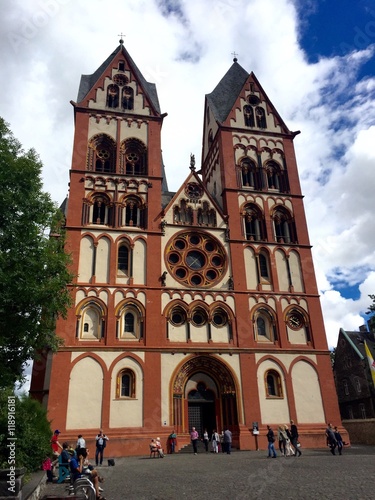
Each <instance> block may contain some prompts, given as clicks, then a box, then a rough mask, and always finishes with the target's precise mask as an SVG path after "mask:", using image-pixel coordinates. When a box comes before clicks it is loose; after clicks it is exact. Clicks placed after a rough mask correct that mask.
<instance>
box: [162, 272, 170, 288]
mask: <svg viewBox="0 0 375 500" xmlns="http://www.w3.org/2000/svg"><path fill="white" fill-rule="evenodd" d="M167 274H168V273H167V271H164V272H163V274H162V275H161V276H160V281H161V286H166V284H167Z"/></svg>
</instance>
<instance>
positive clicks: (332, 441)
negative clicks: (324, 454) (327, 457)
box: [326, 424, 337, 455]
mask: <svg viewBox="0 0 375 500" xmlns="http://www.w3.org/2000/svg"><path fill="white" fill-rule="evenodd" d="M326 437H327V441H328V446H329V447H330V448H331V453H332V455H336V453H335V448H336V446H337V441H336V438H335V433H334V431H333V428H332V424H328V426H327V429H326Z"/></svg>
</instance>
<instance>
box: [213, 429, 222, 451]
mask: <svg viewBox="0 0 375 500" xmlns="http://www.w3.org/2000/svg"><path fill="white" fill-rule="evenodd" d="M219 441H220V437H219V434H218V433H217V432H216V429H214V430H213V432H212V437H211V443H212V451H213V452H214V453H219V446H218V443H219Z"/></svg>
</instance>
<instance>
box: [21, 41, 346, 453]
mask: <svg viewBox="0 0 375 500" xmlns="http://www.w3.org/2000/svg"><path fill="white" fill-rule="evenodd" d="M197 97H198V98H199V96H197ZM71 104H72V106H73V109H74V121H75V133H74V144H73V155H72V165H71V170H70V180H69V197H68V199H67V200H66V201H65V202H64V204H63V205H62V209H63V210H64V213H65V220H66V231H67V251H68V252H70V253H71V256H72V263H73V264H72V270H73V272H74V275H75V282H74V284H73V286H72V287H71V292H72V297H73V305H72V307H71V308H70V310H69V312H68V316H67V317H66V318H65V319H62V318H59V319H58V321H57V325H56V335H58V336H59V337H61V338H62V339H63V345H62V346H61V347H60V349H59V350H58V352H57V353H55V354H52V353H51V352H48V350H46V352H45V353H44V356H43V357H42V359H40V360H38V361H35V363H34V370H33V376H32V382H31V390H30V393H31V394H32V395H33V396H34V397H36V398H38V399H39V400H40V401H42V402H43V404H44V405H45V406H46V408H47V409H48V416H49V419H50V420H51V422H52V423H51V425H52V427H53V429H59V430H60V431H61V436H62V439H63V440H72V442H73V440H75V439H76V438H77V435H78V434H82V435H83V436H84V437H85V438H86V440H87V441H88V442H89V443H90V439H91V440H92V443H93V442H94V440H95V439H94V438H95V435H96V434H97V433H98V429H100V428H102V429H103V430H104V432H105V434H107V436H108V437H109V443H108V447H110V454H111V456H125V455H142V454H145V453H147V450H148V443H149V442H150V439H151V438H153V437H155V436H160V437H161V439H162V441H163V442H166V440H167V437H168V435H169V434H170V433H171V432H172V431H173V430H174V431H175V432H176V433H177V436H178V449H181V448H182V447H183V446H184V445H185V444H188V443H189V442H190V435H189V432H190V430H191V427H193V426H194V427H196V429H197V430H198V432H199V433H200V434H202V433H203V431H204V429H207V431H208V433H209V434H211V433H212V431H213V429H217V430H218V431H219V432H221V431H222V430H224V429H227V428H228V429H230V430H231V431H232V434H233V447H234V448H237V449H240V450H255V449H258V448H263V449H265V448H266V446H267V442H266V441H267V440H266V436H265V434H266V432H267V430H266V429H267V425H271V426H272V427H274V428H276V427H277V426H278V425H279V424H287V423H289V421H290V420H291V419H293V420H294V421H295V423H296V424H297V425H298V429H299V433H300V439H301V441H302V442H303V446H304V447H316V446H323V445H325V436H324V431H325V427H326V422H328V421H332V422H333V423H334V424H335V425H341V420H340V413H339V409H338V403H337V397H336V392H335V385H334V381H333V375H332V369H331V363H330V355H329V351H328V348H327V342H326V336H325V331H324V324H323V317H322V311H321V306H320V300H319V295H318V289H317V285H316V279H315V272H314V266H313V261H312V255H311V246H310V242H309V237H308V231H307V224H306V219H305V212H304V206H303V196H302V193H301V187H300V182H299V177H298V170H297V164H296V157H295V152H294V146H293V140H294V138H295V136H296V135H297V134H298V132H292V131H291V130H289V129H288V127H287V125H286V124H285V123H284V121H283V119H282V118H281V116H280V115H279V114H278V112H277V110H276V108H275V107H274V106H273V104H272V103H271V101H270V100H269V98H268V97H267V94H266V93H265V91H264V90H263V88H262V86H261V84H260V82H259V81H258V80H257V78H256V76H255V75H254V74H253V73H247V71H245V70H244V69H243V68H242V67H241V66H240V64H239V63H238V61H237V59H234V61H233V64H232V65H231V66H230V68H229V69H228V71H227V73H226V74H225V75H224V76H223V78H222V79H221V80H220V81H219V83H218V84H217V86H216V87H215V89H214V90H213V91H212V92H211V93H209V94H207V95H206V96H205V101H204V122H203V139H202V152H201V157H200V158H199V159H198V158H195V157H194V156H193V155H191V157H190V168H188V165H189V159H187V162H186V163H187V168H186V179H185V181H184V182H183V184H182V186H181V187H180V188H179V190H178V191H177V192H170V191H169V190H168V183H167V178H166V170H165V168H164V164H163V158H162V151H161V132H162V125H163V120H164V119H165V118H166V113H162V112H161V109H160V105H159V100H158V95H157V89H156V87H155V85H154V84H152V83H149V82H147V81H146V80H145V78H144V77H143V75H142V73H141V71H140V69H139V68H138V67H137V65H136V63H135V62H134V61H133V59H132V58H131V56H130V54H129V53H128V51H127V50H126V48H125V46H124V43H123V40H120V44H119V46H118V47H117V48H116V50H115V51H114V52H113V53H112V54H111V55H110V56H109V57H108V58H107V59H106V60H105V61H104V62H103V63H102V64H101V66H100V67H99V68H98V69H97V70H96V71H95V72H94V73H93V74H91V75H83V76H82V78H81V82H80V86H79V91H78V97H77V102H74V101H71ZM202 104H203V103H202ZM344 435H345V433H344Z"/></svg>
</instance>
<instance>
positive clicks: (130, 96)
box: [122, 86, 134, 109]
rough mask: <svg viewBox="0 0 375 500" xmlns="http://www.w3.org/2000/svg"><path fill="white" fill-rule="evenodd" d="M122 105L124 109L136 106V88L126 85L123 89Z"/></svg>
mask: <svg viewBox="0 0 375 500" xmlns="http://www.w3.org/2000/svg"><path fill="white" fill-rule="evenodd" d="M122 107H123V108H124V109H133V108H134V90H133V89H132V88H131V87H128V86H126V87H124V88H123V89H122Z"/></svg>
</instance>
